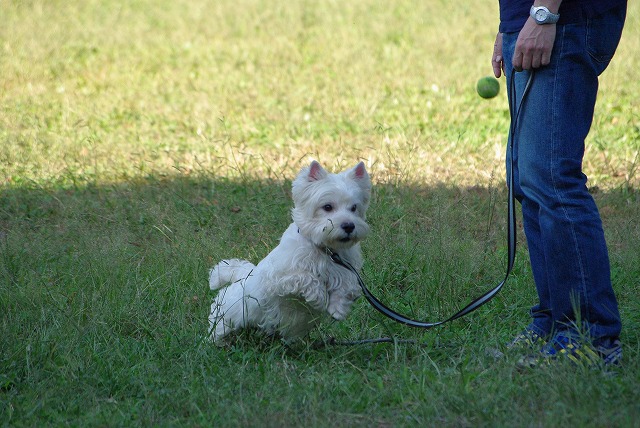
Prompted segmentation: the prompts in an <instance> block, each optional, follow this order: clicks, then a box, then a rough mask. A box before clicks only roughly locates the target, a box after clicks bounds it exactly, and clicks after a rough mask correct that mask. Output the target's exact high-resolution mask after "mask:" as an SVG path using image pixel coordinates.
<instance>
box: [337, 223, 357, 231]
mask: <svg viewBox="0 0 640 428" xmlns="http://www.w3.org/2000/svg"><path fill="white" fill-rule="evenodd" d="M340 227H341V228H342V230H344V231H345V232H347V233H351V232H353V230H354V229H355V228H356V225H355V224H353V223H351V222H344V223H342V224H341V225H340Z"/></svg>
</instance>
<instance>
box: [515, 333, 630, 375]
mask: <svg viewBox="0 0 640 428" xmlns="http://www.w3.org/2000/svg"><path fill="white" fill-rule="evenodd" d="M559 360H568V361H570V362H571V363H573V364H576V365H580V366H586V367H596V366H600V365H602V366H604V367H613V366H617V365H619V364H620V363H621V362H622V344H621V343H620V341H619V340H615V341H613V342H611V343H610V344H609V346H597V347H594V346H591V345H588V344H585V343H584V342H582V341H581V340H579V339H578V338H576V337H575V336H572V335H571V334H567V333H566V332H559V333H557V334H556V335H555V336H554V337H553V338H552V339H551V340H550V341H549V342H548V343H547V344H546V345H544V346H543V347H542V349H541V350H540V352H539V353H538V354H536V355H526V356H524V357H522V358H520V360H519V361H518V367H521V368H535V367H540V366H546V365H550V364H552V363H554V362H556V361H559Z"/></svg>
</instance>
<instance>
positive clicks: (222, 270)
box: [209, 259, 256, 290]
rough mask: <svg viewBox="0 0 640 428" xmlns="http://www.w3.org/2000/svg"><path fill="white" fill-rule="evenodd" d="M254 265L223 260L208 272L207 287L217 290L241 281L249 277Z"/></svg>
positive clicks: (236, 260) (241, 261) (243, 261)
mask: <svg viewBox="0 0 640 428" xmlns="http://www.w3.org/2000/svg"><path fill="white" fill-rule="evenodd" d="M255 268H256V267H255V265H253V263H250V262H248V261H246V260H239V259H231V260H223V261H221V262H220V263H218V264H217V265H215V266H214V267H213V269H211V271H209V287H210V288H211V289H212V290H217V289H219V288H221V287H223V286H225V285H227V284H230V283H232V282H236V281H241V280H243V279H245V278H247V277H249V276H250V275H251V272H252V271H253V270H254V269H255Z"/></svg>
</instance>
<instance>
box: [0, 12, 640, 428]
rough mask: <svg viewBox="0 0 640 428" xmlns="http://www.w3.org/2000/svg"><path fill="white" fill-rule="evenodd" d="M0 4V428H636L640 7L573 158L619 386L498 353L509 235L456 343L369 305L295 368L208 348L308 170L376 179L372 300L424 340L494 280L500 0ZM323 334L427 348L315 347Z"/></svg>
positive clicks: (522, 289)
mask: <svg viewBox="0 0 640 428" xmlns="http://www.w3.org/2000/svg"><path fill="white" fill-rule="evenodd" d="M120 3H123V4H120ZM0 8H1V9H2V14H1V18H0V20H1V21H2V25H0V69H1V70H2V73H1V74H0V424H3V425H10V426H36V425H71V426H104V425H109V426H130V425H146V426H157V425H159V426H168V425H169V426H170V425H180V426H182V425H205V426H211V425H213V426H237V425H240V426H300V425H305V426H318V427H320V426H328V425H333V426H338V427H342V426H344V427H347V426H349V427H350V426H372V425H373V426H561V425H572V426H635V425H637V423H638V420H640V408H639V406H638V404H637V403H638V402H640V388H639V385H640V377H639V375H638V373H640V366H639V364H638V357H639V356H640V340H639V334H638V331H640V316H639V315H638V314H640V302H639V300H638V293H637V288H638V287H637V285H638V284H639V283H640V267H639V266H640V253H639V252H638V249H637V243H638V241H639V240H640V228H639V227H638V221H637V219H638V218H640V192H639V187H640V179H639V178H640V174H638V172H637V165H638V160H639V158H638V153H639V152H640V119H639V117H638V111H640V106H639V100H640V86H639V85H638V84H637V83H636V81H637V71H636V70H638V69H639V68H640V64H639V62H640V59H638V55H637V52H638V51H639V50H640V46H639V42H638V41H639V40H640V37H638V33H639V30H638V28H640V26H639V25H638V24H640V22H639V21H640V8H639V7H638V5H637V4H635V3H633V4H631V6H630V10H629V16H628V21H627V28H626V29H625V33H624V35H623V40H622V43H621V46H620V48H619V51H618V54H617V56H616V58H614V61H613V63H612V65H611V66H610V68H609V69H608V70H607V71H606V72H605V74H604V76H603V79H602V82H601V93H600V98H599V101H598V105H597V108H596V116H595V123H594V129H593V131H592V133H591V135H590V137H589V141H588V142H587V145H588V150H587V154H586V157H585V169H586V172H587V174H588V175H589V176H590V185H591V186H592V188H593V193H594V196H595V198H596V200H597V201H598V204H599V206H600V207H601V212H602V216H603V221H604V223H605V229H606V233H607V239H608V242H609V245H610V254H611V265H612V272H613V280H614V287H615V289H616V292H617V294H618V297H619V301H620V309H621V312H622V316H623V321H624V330H623V336H622V339H623V341H624V344H625V348H624V352H625V357H624V366H623V368H622V369H621V370H619V372H618V374H617V376H614V377H611V376H607V375H605V374H603V373H601V372H599V371H590V370H583V369H580V368H575V367H567V366H561V367H557V368H552V369H549V370H534V371H530V372H524V373H520V372H518V371H517V370H516V369H515V356H513V357H512V356H508V357H507V358H506V359H504V360H498V361H496V360H494V359H493V358H492V357H491V356H489V355H488V354H487V352H486V351H487V349H488V348H492V347H499V346H500V345H501V344H503V343H504V342H506V341H507V340H509V339H510V338H511V337H512V336H513V335H514V334H515V333H517V332H518V331H519V329H520V328H522V326H523V325H525V324H526V323H527V320H528V315H527V311H528V308H529V307H530V306H531V305H532V304H533V302H534V298H535V291H534V287H533V281H532V278H531V272H530V266H529V264H528V260H527V253H526V243H525V242H524V238H523V237H522V236H520V243H521V244H520V247H519V249H518V257H517V261H516V266H515V270H514V274H513V277H512V278H511V279H510V280H509V282H508V284H507V286H506V287H505V289H504V290H503V291H502V293H501V294H500V295H499V296H498V297H497V298H496V299H495V300H494V301H492V302H491V303H489V304H488V305H486V306H485V307H483V308H481V309H480V310H478V311H477V312H475V313H474V314H472V315H470V316H469V317H467V318H464V319H462V320H458V321H455V322H453V323H451V324H450V325H448V326H443V327H440V328H435V329H432V330H429V331H420V330H414V329H409V328H407V327H403V326H401V325H398V324H393V323H392V322H390V321H387V320H385V319H383V318H382V317H381V316H380V315H378V314H377V313H374V312H373V310H372V309H371V308H370V307H369V306H368V305H367V304H366V302H365V301H364V300H362V301H359V302H358V303H357V304H356V305H355V307H354V311H353V313H352V314H351V315H350V317H349V318H348V319H347V320H346V321H345V322H344V323H330V322H327V323H325V324H323V325H322V326H321V328H320V329H319V330H318V331H316V332H314V333H313V334H312V337H311V338H310V341H309V343H304V344H299V345H297V346H294V347H293V348H287V347H285V346H284V345H282V344H281V343H279V342H274V343H271V342H268V341H265V340H263V339H261V338H259V337H256V336H254V335H251V334H246V335H243V336H241V337H240V338H239V340H238V341H237V342H236V343H235V344H234V345H233V346H232V347H230V348H229V349H219V348H216V347H213V346H211V345H209V344H208V343H206V342H204V343H203V341H202V339H203V337H204V335H205V333H206V330H207V315H208V309H209V305H210V302H211V299H212V296H213V294H212V293H211V292H210V291H209V290H208V286H207V270H208V269H209V267H211V266H212V265H213V264H214V263H215V262H217V261H218V260H219V259H221V258H223V257H224V258H227V257H241V258H248V259H250V260H252V261H258V260H260V259H261V258H262V257H264V256H265V255H266V254H267V253H268V252H269V251H270V250H271V249H272V248H273V247H274V246H275V245H276V243H277V239H278V238H279V236H280V234H281V233H282V232H283V230H284V229H285V227H286V226H287V225H288V223H289V221H290V220H289V210H290V208H291V198H290V184H291V179H292V178H293V177H294V176H295V174H296V173H297V171H298V170H299V169H300V167H302V166H303V165H304V164H306V163H307V162H308V160H309V158H310V157H313V158H316V159H318V160H319V161H320V162H321V163H323V164H324V165H325V166H327V168H329V169H332V170H338V169H342V168H344V167H347V166H352V165H354V164H355V163H356V162H357V161H358V160H359V159H362V160H364V161H365V162H366V164H367V168H368V169H369V170H370V172H371V173H372V177H373V180H374V184H375V186H374V191H373V192H374V194H373V200H372V206H371V209H370V211H369V221H370V223H371V225H372V231H373V233H372V235H371V237H370V238H369V239H368V240H367V241H366V242H365V243H364V244H363V251H364V255H365V260H366V263H365V269H364V278H365V281H366V282H367V283H368V284H369V285H370V287H371V288H372V289H373V290H374V291H375V292H376V293H377V294H379V295H380V296H381V297H383V298H384V300H385V301H386V302H389V304H391V305H392V306H393V307H395V308H398V309H400V310H402V311H403V312H407V313H409V314H412V315H414V316H416V317H419V318H427V319H433V320H435V319H440V318H443V317H445V316H446V315H448V314H450V313H451V312H453V311H454V310H455V309H457V308H459V307H460V306H461V305H462V304H465V303H466V302H467V301H468V300H469V299H471V298H473V297H475V296H476V295H478V294H480V293H481V292H482V291H484V290H486V289H488V288H489V287H492V286H493V285H494V284H495V283H496V282H497V281H499V280H500V279H501V277H502V275H503V274H504V273H503V269H504V262H505V256H506V244H505V230H504V225H505V219H504V213H505V207H506V204H505V199H506V195H505V192H504V179H503V175H504V145H505V135H506V132H507V128H508V111H507V105H506V100H505V96H504V92H505V91H504V89H505V88H504V80H503V81H502V83H501V84H502V94H501V95H500V96H499V97H497V98H496V99H493V100H490V101H487V100H482V99H480V98H479V97H478V96H477V95H476V94H475V82H476V80H477V79H478V78H479V77H481V76H483V75H486V74H490V67H489V58H490V54H491V48H492V45H493V37H494V35H495V29H496V27H497V2H494V1H489V0H483V1H481V3H480V4H478V3H477V2H475V3H473V4H471V3H468V2H443V1H434V0H431V1H423V2H417V1H405V0H401V1H396V2H391V3H385V2H375V1H370V0H363V1H357V2H332V1H325V0H322V1H319V2H311V1H303V0H296V1H291V2H275V4H274V2H265V1H260V0H239V1H235V2H231V1H217V2H203V1H190V2H186V1H182V0H180V1H173V2H169V1H160V2H150V1H143V0H139V1H131V2H99V1H96V0H88V1H58V0H54V1H47V2H41V1H30V2H21V1H4V2H2V3H1V4H0ZM434 10H438V11H441V12H440V13H437V14H434V13H433V11H434ZM328 336H334V337H336V338H338V339H339V340H355V339H360V338H370V337H381V336H393V337H396V338H398V339H414V340H418V341H420V342H422V343H423V346H418V345H413V344H408V343H396V344H379V345H361V346H355V347H331V348H324V349H315V348H313V347H312V346H311V343H312V342H311V341H313V340H316V339H321V338H326V337H328Z"/></svg>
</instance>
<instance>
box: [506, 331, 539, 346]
mask: <svg viewBox="0 0 640 428" xmlns="http://www.w3.org/2000/svg"><path fill="white" fill-rule="evenodd" d="M546 344H547V339H546V337H544V336H541V335H539V334H538V333H536V332H535V331H533V330H531V329H529V328H526V329H524V330H523V331H522V333H520V334H519V335H517V336H516V337H514V338H513V340H511V342H509V343H507V345H506V348H507V349H508V350H512V349H524V348H531V349H533V348H541V347H543V346H544V345H546Z"/></svg>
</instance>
